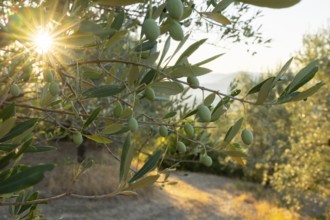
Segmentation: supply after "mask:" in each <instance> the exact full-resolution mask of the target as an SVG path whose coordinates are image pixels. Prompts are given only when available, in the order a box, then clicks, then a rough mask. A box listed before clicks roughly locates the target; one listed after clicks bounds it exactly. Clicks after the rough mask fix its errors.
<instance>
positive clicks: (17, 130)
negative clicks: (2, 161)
mask: <svg viewBox="0 0 330 220" xmlns="http://www.w3.org/2000/svg"><path fill="white" fill-rule="evenodd" d="M37 122H38V119H37V118H33V119H29V120H27V121H24V122H21V123H19V124H17V125H16V126H15V127H14V128H13V129H11V130H10V132H9V133H8V134H6V135H5V136H4V137H3V138H1V139H0V142H5V141H8V140H10V139H12V138H14V137H16V136H18V135H20V134H22V133H24V132H25V131H27V130H28V129H30V128H32V127H33V126H34V125H35V124H36V123H37Z"/></svg>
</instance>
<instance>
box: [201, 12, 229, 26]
mask: <svg viewBox="0 0 330 220" xmlns="http://www.w3.org/2000/svg"><path fill="white" fill-rule="evenodd" d="M200 14H201V15H204V16H205V17H207V18H209V19H211V20H213V21H215V22H217V23H219V24H223V25H228V24H230V23H231V22H230V20H229V19H228V18H226V17H225V16H223V15H222V14H220V13H218V12H200Z"/></svg>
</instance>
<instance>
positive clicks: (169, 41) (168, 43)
mask: <svg viewBox="0 0 330 220" xmlns="http://www.w3.org/2000/svg"><path fill="white" fill-rule="evenodd" d="M170 45H171V36H168V38H167V39H166V41H165V45H164V47H163V51H162V55H161V57H160V60H159V62H158V65H159V66H160V65H161V64H162V62H163V60H164V58H165V56H166V54H167V52H168V50H169V49H170Z"/></svg>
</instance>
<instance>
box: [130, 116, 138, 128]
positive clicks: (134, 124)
mask: <svg viewBox="0 0 330 220" xmlns="http://www.w3.org/2000/svg"><path fill="white" fill-rule="evenodd" d="M128 128H129V130H130V131H131V132H135V131H137V130H138V129H139V124H138V122H137V120H136V119H135V118H133V117H131V118H130V119H129V120H128Z"/></svg>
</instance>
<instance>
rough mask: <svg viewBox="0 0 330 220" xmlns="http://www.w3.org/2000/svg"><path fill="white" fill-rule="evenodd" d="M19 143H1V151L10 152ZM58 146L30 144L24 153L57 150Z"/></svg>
mask: <svg viewBox="0 0 330 220" xmlns="http://www.w3.org/2000/svg"><path fill="white" fill-rule="evenodd" d="M18 146H19V145H18V144H4V143H1V144H0V151H3V152H10V151H12V150H14V149H15V148H17V147H18ZM56 149H57V148H56V147H52V146H33V145H29V146H28V147H27V148H26V149H25V150H24V153H39V152H40V153H41V152H46V151H52V150H56Z"/></svg>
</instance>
